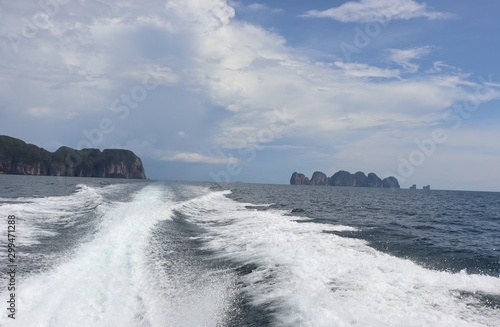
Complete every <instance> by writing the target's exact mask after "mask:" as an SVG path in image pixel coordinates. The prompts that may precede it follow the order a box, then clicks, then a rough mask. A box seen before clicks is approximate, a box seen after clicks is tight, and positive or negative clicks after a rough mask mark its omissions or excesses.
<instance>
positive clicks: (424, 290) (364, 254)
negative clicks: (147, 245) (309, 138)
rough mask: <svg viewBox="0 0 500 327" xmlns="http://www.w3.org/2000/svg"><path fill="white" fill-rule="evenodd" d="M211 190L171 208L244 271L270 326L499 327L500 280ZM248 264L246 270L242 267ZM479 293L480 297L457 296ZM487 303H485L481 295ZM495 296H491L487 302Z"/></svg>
mask: <svg viewBox="0 0 500 327" xmlns="http://www.w3.org/2000/svg"><path fill="white" fill-rule="evenodd" d="M227 194H229V191H221V192H215V193H211V194H209V195H206V196H205V197H202V198H197V199H194V200H192V201H191V202H189V203H186V204H184V205H183V206H182V207H181V208H179V209H178V210H179V212H181V213H182V214H184V215H186V216H188V217H189V220H190V221H192V222H194V223H196V224H199V225H201V226H203V227H204V228H206V229H207V230H208V231H209V232H208V234H207V235H206V236H205V237H204V240H205V248H206V249H207V250H210V251H212V252H213V253H215V254H214V256H215V257H217V258H219V259H220V258H223V259H226V260H231V261H232V262H234V263H235V264H237V265H239V266H240V267H246V269H243V271H244V273H243V274H242V276H241V279H242V280H243V282H244V286H243V289H244V291H245V292H246V293H247V294H248V295H249V296H250V298H251V299H252V304H253V305H255V306H260V307H263V308H265V310H266V311H267V312H268V313H270V314H271V315H272V316H273V318H274V323H275V325H278V326H367V325H369V326H402V325H404V326H423V325H425V326H497V325H498V323H499V321H500V320H499V316H498V307H496V306H494V305H488V299H490V300H489V301H490V303H492V302H494V301H498V299H500V279H499V278H495V277H491V276H483V275H470V274H467V273H466V272H465V271H462V272H460V273H455V274H453V273H448V272H440V271H434V270H429V269H425V268H423V267H421V266H418V265H417V264H415V263H413V262H411V261H409V260H404V259H400V258H396V257H393V256H390V255H388V254H384V253H382V252H379V251H376V250H375V249H373V248H371V247H369V246H368V245H367V243H366V242H364V241H362V240H358V239H351V238H343V237H340V236H338V235H335V234H334V233H332V232H334V231H345V230H352V228H351V227H347V226H339V225H331V224H323V223H315V222H309V221H308V220H301V219H299V220H297V217H290V216H287V215H286V213H287V212H285V211H280V210H266V211H262V210H252V209H248V208H251V206H252V205H255V204H248V203H237V202H235V201H233V200H230V199H228V198H227V197H226V196H225V195H227ZM248 267H250V268H248ZM464 294H469V295H470V294H482V295H483V296H476V297H474V296H465V295H464ZM485 299H486V301H485ZM492 299H494V300H492Z"/></svg>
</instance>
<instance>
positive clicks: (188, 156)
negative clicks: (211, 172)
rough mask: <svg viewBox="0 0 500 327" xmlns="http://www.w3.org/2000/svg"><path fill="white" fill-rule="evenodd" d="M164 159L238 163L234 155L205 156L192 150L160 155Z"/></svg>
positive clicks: (218, 163)
mask: <svg viewBox="0 0 500 327" xmlns="http://www.w3.org/2000/svg"><path fill="white" fill-rule="evenodd" d="M162 160H164V161H177V162H191V163H205V164H216V165H220V164H236V163H238V162H239V161H238V159H236V158H234V157H225V156H221V157H213V156H207V155H204V154H200V153H194V152H182V153H176V154H174V155H169V156H164V157H162Z"/></svg>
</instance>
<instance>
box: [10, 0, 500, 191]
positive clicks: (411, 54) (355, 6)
mask: <svg viewBox="0 0 500 327" xmlns="http://www.w3.org/2000/svg"><path fill="white" fill-rule="evenodd" d="M499 7H500V3H498V1H493V0H485V1H481V5H480V6H479V5H478V4H477V3H476V2H472V1H463V0H458V1H432V2H427V3H426V2H421V1H413V0H360V1H284V0H269V1H243V0H234V1H222V0H204V1H202V0H182V1H181V0H168V1H159V0H148V1H141V2H134V1H106V0H74V1H71V0H58V1H57V0H42V1H23V2H13V1H10V2H1V3H0V35H1V36H2V37H1V39H0V55H1V57H2V61H1V62H0V134H6V135H11V136H14V137H18V138H21V139H23V140H25V141H27V142H29V143H34V144H36V145H39V146H41V147H44V148H45V149H48V150H50V151H55V150H56V149H57V148H58V147H59V146H61V145H68V146H71V147H75V148H83V147H95V148H100V149H104V148H128V149H131V150H133V151H134V152H135V153H136V154H138V155H139V156H140V157H141V158H142V160H143V163H144V164H145V167H146V172H147V175H148V177H149V178H154V179H169V180H202V181H243V182H258V183H288V180H289V178H290V175H291V173H292V172H293V171H299V172H303V173H305V174H306V175H309V176H310V175H311V174H312V173H313V172H314V171H315V170H321V171H323V172H325V173H327V175H329V176H331V175H332V174H333V173H334V172H336V171H338V170H341V169H342V170H348V171H351V172H353V173H354V172H356V171H359V170H360V171H364V172H366V173H368V172H375V173H377V174H378V175H379V176H380V177H386V176H389V175H394V176H396V177H397V178H398V179H399V181H400V183H401V185H402V186H403V187H409V186H410V185H412V184H414V183H415V184H417V185H418V186H419V187H421V186H422V185H424V184H425V185H426V184H431V186H432V187H433V188H439V189H462V190H463V189H465V190H491V191H500V175H499V174H497V171H496V169H497V168H498V167H500V142H499V141H498V139H499V137H500V132H499V128H498V126H499V122H500V112H499V108H500V107H499V105H500V101H499V99H500V65H498V58H500V42H499V35H500V23H498V19H497V17H496V16H497V14H498V12H500V8H499Z"/></svg>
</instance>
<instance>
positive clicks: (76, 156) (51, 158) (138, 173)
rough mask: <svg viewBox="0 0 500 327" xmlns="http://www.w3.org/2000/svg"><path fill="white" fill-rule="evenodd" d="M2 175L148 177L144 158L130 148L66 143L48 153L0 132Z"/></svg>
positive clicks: (0, 168) (0, 167) (0, 166)
mask: <svg viewBox="0 0 500 327" xmlns="http://www.w3.org/2000/svg"><path fill="white" fill-rule="evenodd" d="M0 174H14V175H38V176H72V177H102V178H134V179H145V178H146V174H145V172H144V167H143V165H142V161H141V159H140V158H139V157H138V156H136V155H135V154H134V153H133V152H132V151H130V150H122V149H106V150H103V151H101V150H99V149H82V150H75V149H72V148H69V147H66V146H62V147H60V148H59V149H57V151H56V152H49V151H47V150H45V149H43V148H39V147H37V146H36V145H33V144H26V143H25V142H24V141H22V140H19V139H16V138H13V137H10V136H5V135H0Z"/></svg>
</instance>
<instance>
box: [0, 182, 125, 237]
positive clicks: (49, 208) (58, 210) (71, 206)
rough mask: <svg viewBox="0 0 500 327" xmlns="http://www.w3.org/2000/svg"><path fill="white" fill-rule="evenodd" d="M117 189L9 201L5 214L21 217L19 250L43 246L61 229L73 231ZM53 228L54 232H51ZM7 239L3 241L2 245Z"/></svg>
mask: <svg viewBox="0 0 500 327" xmlns="http://www.w3.org/2000/svg"><path fill="white" fill-rule="evenodd" d="M113 187H115V188H116V186H109V187H106V188H101V189H95V188H92V187H89V186H86V185H78V186H77V189H78V191H77V192H76V193H75V194H71V195H68V196H52V197H36V198H15V199H5V198H4V200H7V201H8V202H7V203H2V204H0V208H1V210H2V212H8V213H9V214H11V215H15V216H16V217H17V230H18V232H17V233H16V243H17V245H18V246H31V245H35V244H40V241H39V240H40V238H42V237H50V236H56V235H58V233H57V231H56V230H57V228H58V227H60V226H66V227H70V226H72V225H74V224H75V223H76V222H77V221H78V219H80V218H81V217H82V216H84V215H85V213H86V212H87V211H89V210H94V209H95V208H96V207H98V206H99V205H100V204H102V203H103V192H107V191H109V190H110V189H112V188H113ZM50 225H52V227H53V228H51V229H48V226H50ZM4 240H5V238H4V237H2V241H4Z"/></svg>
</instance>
